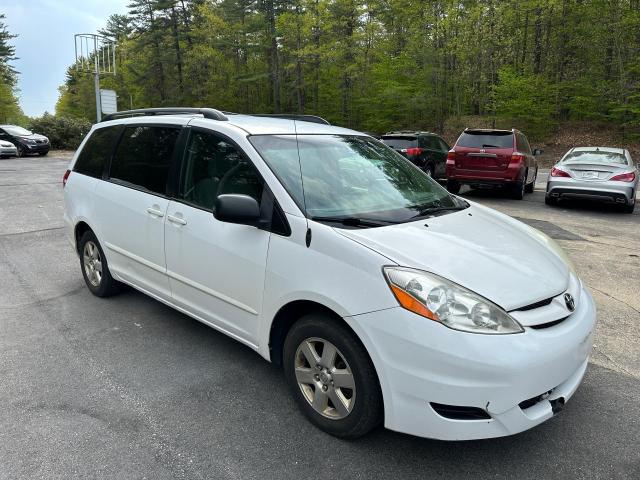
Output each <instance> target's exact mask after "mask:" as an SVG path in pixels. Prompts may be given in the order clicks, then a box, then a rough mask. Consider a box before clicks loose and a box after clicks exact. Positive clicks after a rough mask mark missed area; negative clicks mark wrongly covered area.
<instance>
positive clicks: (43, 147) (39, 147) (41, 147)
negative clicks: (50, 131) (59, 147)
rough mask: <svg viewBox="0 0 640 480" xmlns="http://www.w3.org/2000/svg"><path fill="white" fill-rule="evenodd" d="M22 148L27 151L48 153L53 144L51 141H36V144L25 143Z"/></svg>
mask: <svg viewBox="0 0 640 480" xmlns="http://www.w3.org/2000/svg"><path fill="white" fill-rule="evenodd" d="M22 148H23V149H24V151H25V153H47V152H48V151H49V150H50V148H51V144H50V143H36V144H30V143H23V144H22Z"/></svg>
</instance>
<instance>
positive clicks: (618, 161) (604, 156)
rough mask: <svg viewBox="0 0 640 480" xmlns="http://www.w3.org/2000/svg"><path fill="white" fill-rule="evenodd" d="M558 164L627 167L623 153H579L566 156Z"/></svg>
mask: <svg viewBox="0 0 640 480" xmlns="http://www.w3.org/2000/svg"><path fill="white" fill-rule="evenodd" d="M560 163H610V164H611V163H612V164H615V165H628V164H629V162H627V157H625V155H624V154H623V153H616V152H596V151H591V152H590V151H584V150H583V151H581V152H573V153H570V154H568V155H567V156H566V157H564V158H563V159H562V161H561V162H560Z"/></svg>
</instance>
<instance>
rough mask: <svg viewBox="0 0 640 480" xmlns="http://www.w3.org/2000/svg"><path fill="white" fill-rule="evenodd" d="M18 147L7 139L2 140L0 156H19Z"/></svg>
mask: <svg viewBox="0 0 640 480" xmlns="http://www.w3.org/2000/svg"><path fill="white" fill-rule="evenodd" d="M17 156H18V149H17V148H16V146H15V145H14V144H13V143H11V142H7V141H6V140H0V157H17Z"/></svg>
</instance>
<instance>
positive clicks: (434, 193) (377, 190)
mask: <svg viewBox="0 0 640 480" xmlns="http://www.w3.org/2000/svg"><path fill="white" fill-rule="evenodd" d="M249 139H250V141H251V143H252V144H253V145H254V147H255V148H256V150H258V152H259V153H260V155H262V158H264V160H265V161H266V162H267V164H268V165H269V167H270V168H271V169H272V170H273V172H274V173H275V174H276V176H277V177H278V178H279V179H280V181H281V182H282V184H283V185H284V187H285V188H286V189H287V191H288V192H289V193H290V194H291V196H292V197H293V199H294V200H295V201H296V203H297V204H298V205H300V206H301V208H302V209H303V210H306V214H307V215H308V216H310V217H315V216H358V217H360V216H364V217H375V218H378V219H381V220H388V221H407V220H408V219H411V218H413V217H414V216H415V215H416V213H418V212H420V211H422V209H424V208H431V207H453V206H456V200H455V199H454V198H453V197H452V196H450V195H449V194H448V193H447V191H446V190H444V189H443V188H442V187H440V185H438V184H437V183H436V182H435V181H434V180H432V179H431V178H429V177H428V176H427V175H426V174H425V173H424V172H422V171H421V170H419V169H417V168H416V167H414V166H413V165H411V164H410V163H409V162H407V161H406V160H404V159H403V158H402V157H400V156H399V155H396V154H394V153H393V152H391V151H389V149H387V148H385V147H384V146H383V145H381V144H380V143H379V142H377V141H374V140H372V139H369V138H366V137H356V136H337V135H298V136H297V137H296V136H294V135H277V136H276V135H261V136H254V137H250V138H249ZM301 175H302V178H301Z"/></svg>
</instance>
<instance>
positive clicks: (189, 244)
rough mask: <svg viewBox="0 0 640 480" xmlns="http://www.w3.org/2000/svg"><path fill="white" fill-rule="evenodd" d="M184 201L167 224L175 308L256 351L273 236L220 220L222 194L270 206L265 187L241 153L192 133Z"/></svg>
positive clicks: (174, 205) (181, 193)
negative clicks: (265, 199) (217, 212)
mask: <svg viewBox="0 0 640 480" xmlns="http://www.w3.org/2000/svg"><path fill="white" fill-rule="evenodd" d="M180 178H181V180H180V185H179V187H178V193H177V197H178V199H177V200H176V201H171V202H169V206H168V209H167V218H166V223H165V242H166V260H167V275H168V277H169V281H170V284H171V291H172V295H173V301H174V303H175V304H176V305H177V306H179V307H181V308H184V309H185V310H187V311H188V312H189V313H191V314H192V315H194V316H196V317H198V318H199V319H201V320H202V321H204V322H206V323H208V324H210V325H212V326H214V327H216V328H218V329H220V330H222V331H224V332H226V333H227V334H229V335H231V336H233V337H235V338H238V339H240V340H243V341H244V342H245V343H249V344H252V345H255V343H256V338H257V329H258V315H259V312H260V309H261V306H262V294H263V289H264V275H265V266H266V259H267V249H268V246H269V238H270V233H269V232H267V231H264V230H259V229H257V228H255V227H252V226H247V225H236V224H231V223H225V222H220V221H218V220H216V218H215V217H214V215H213V211H214V209H215V200H216V198H217V197H218V195H221V194H228V193H238V194H245V195H250V196H252V197H253V198H255V199H256V200H257V201H258V202H261V201H262V197H263V190H264V188H263V187H264V184H263V181H262V179H261V178H260V176H259V175H258V174H257V173H256V170H255V169H254V167H253V165H252V164H251V162H250V160H249V159H248V158H247V157H245V155H244V154H243V153H242V152H241V151H240V149H239V147H237V146H236V145H234V144H233V143H232V142H231V141H230V140H228V139H226V138H225V137H223V136H221V135H217V134H214V133H212V132H210V131H205V130H199V129H195V128H193V129H191V133H190V134H189V139H188V141H187V150H186V153H185V155H184V160H183V164H182V174H181V176H180Z"/></svg>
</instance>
